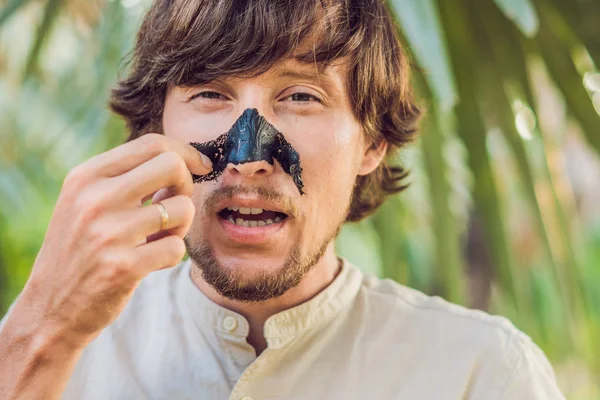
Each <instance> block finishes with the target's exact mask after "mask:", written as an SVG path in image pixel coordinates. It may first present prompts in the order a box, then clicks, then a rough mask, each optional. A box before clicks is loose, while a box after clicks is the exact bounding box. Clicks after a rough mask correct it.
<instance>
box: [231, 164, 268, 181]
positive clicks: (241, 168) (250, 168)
mask: <svg viewBox="0 0 600 400" xmlns="http://www.w3.org/2000/svg"><path fill="white" fill-rule="evenodd" d="M273 170H274V167H273V166H272V165H271V164H269V163H268V162H266V161H265V160H258V161H250V162H245V163H240V164H233V163H229V164H227V171H228V172H229V173H231V174H232V175H238V174H239V175H242V176H244V177H247V178H251V177H253V176H255V175H259V176H261V177H267V176H269V175H271V174H272V173H273Z"/></svg>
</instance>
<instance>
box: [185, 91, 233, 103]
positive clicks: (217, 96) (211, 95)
mask: <svg viewBox="0 0 600 400" xmlns="http://www.w3.org/2000/svg"><path fill="white" fill-rule="evenodd" d="M198 97H200V98H203V99H210V100H219V99H226V97H225V96H223V95H222V94H221V93H219V92H211V91H208V90H207V91H203V92H198V93H195V94H193V95H192V96H191V97H190V101H192V100H194V99H196V98H198Z"/></svg>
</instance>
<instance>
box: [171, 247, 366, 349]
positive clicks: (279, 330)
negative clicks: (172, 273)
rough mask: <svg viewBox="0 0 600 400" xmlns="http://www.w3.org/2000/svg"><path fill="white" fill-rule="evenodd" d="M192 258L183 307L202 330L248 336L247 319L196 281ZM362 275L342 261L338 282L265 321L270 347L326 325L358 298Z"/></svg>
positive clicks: (184, 271)
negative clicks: (227, 306)
mask: <svg viewBox="0 0 600 400" xmlns="http://www.w3.org/2000/svg"><path fill="white" fill-rule="evenodd" d="M191 268H192V261H191V259H187V260H186V261H184V263H183V265H182V268H181V275H180V277H179V282H178V285H179V287H180V288H181V289H182V290H181V292H182V294H183V295H184V296H185V300H184V301H185V303H187V304H184V305H183V306H184V307H188V308H191V309H192V312H193V314H194V315H193V316H192V317H193V318H194V320H195V321H196V323H197V325H199V328H200V329H206V327H208V326H210V327H212V328H213V329H215V330H217V331H219V332H221V333H224V334H233V335H235V336H243V337H247V336H248V333H249V331H250V329H249V324H248V321H247V320H246V318H244V317H243V316H242V315H240V314H238V313H236V312H234V311H231V310H229V309H227V308H225V307H222V306H220V305H218V304H216V303H214V302H213V301H212V300H210V299H209V298H208V297H206V295H204V293H202V291H200V289H198V287H197V286H196V285H195V284H194V282H193V281H192V278H191V276H190V271H191ZM361 281H362V273H361V272H360V271H359V270H358V269H357V268H356V267H354V266H353V265H352V264H350V263H349V262H348V261H347V260H346V259H343V258H342V267H341V270H340V272H339V274H338V275H337V276H336V277H335V279H334V280H333V281H332V282H331V284H329V286H327V287H326V288H325V289H323V290H322V291H321V292H320V293H318V294H317V295H316V296H315V297H313V298H312V299H310V300H308V301H306V302H304V303H302V304H299V305H297V306H295V307H292V308H290V309H287V310H284V311H281V312H279V313H277V314H275V315H272V316H271V317H269V318H268V319H267V321H266V322H265V327H264V335H265V339H266V340H267V343H268V345H269V347H271V348H273V347H280V346H283V345H284V344H285V343H288V342H289V341H290V340H292V339H293V338H294V337H296V336H297V335H299V334H300V333H302V332H303V331H305V330H308V329H311V328H318V327H319V326H324V325H325V324H327V323H328V322H329V321H330V320H331V319H333V318H334V317H335V316H336V315H337V314H338V313H339V312H340V311H341V310H342V309H344V308H345V307H346V306H349V305H350V303H351V302H352V301H353V299H354V298H355V297H356V295H357V293H358V291H359V289H360V284H361Z"/></svg>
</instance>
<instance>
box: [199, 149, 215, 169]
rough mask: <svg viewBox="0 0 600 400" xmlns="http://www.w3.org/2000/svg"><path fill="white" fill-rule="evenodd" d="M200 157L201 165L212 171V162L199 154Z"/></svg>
mask: <svg viewBox="0 0 600 400" xmlns="http://www.w3.org/2000/svg"><path fill="white" fill-rule="evenodd" d="M200 157H201V158H202V164H204V166H205V167H206V168H210V169H212V161H210V158H208V157H206V156H205V155H204V154H202V153H200Z"/></svg>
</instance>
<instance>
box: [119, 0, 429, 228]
mask: <svg viewBox="0 0 600 400" xmlns="http://www.w3.org/2000/svg"><path fill="white" fill-rule="evenodd" d="M308 38H311V39H310V40H314V44H313V43H310V46H307V47H309V48H310V51H308V52H306V53H302V54H298V52H297V50H298V49H299V48H300V44H304V43H306V40H307V39H308ZM290 57H295V58H296V59H297V60H299V61H301V62H306V63H311V64H315V65H317V66H319V67H324V66H327V65H329V64H331V63H333V62H334V61H336V60H340V59H342V58H345V60H347V62H348V77H347V81H348V93H349V96H350V100H351V103H352V106H353V110H354V113H355V114H356V117H357V119H358V120H359V121H360V123H361V124H362V126H363V130H364V132H365V134H366V135H367V137H368V139H369V140H370V141H371V143H372V145H373V146H377V145H379V144H380V143H381V142H382V141H386V142H387V143H388V150H387V155H386V160H385V161H384V162H382V163H381V165H379V167H377V169H376V170H375V171H373V172H372V173H371V174H369V175H365V176H359V177H358V178H357V181H356V185H355V188H354V193H353V198H352V203H351V205H350V212H349V214H348V217H347V221H358V220H360V219H362V218H364V217H365V216H367V215H369V214H371V213H373V212H374V211H375V210H376V209H377V208H378V207H379V206H380V205H381V204H382V203H383V201H384V199H385V198H386V197H387V196H388V195H390V194H394V193H397V192H400V191H401V190H403V189H404V188H406V185H405V184H404V183H403V181H404V179H405V178H406V176H407V171H405V170H404V169H403V168H402V167H401V166H397V165H396V166H392V165H390V164H389V160H390V159H391V155H393V153H394V152H395V151H396V150H398V149H400V148H401V147H402V146H403V145H404V144H406V143H408V142H410V141H411V140H413V139H414V137H415V136H416V131H417V122H418V119H419V115H420V111H419V108H418V107H417V106H416V104H415V103H414V102H413V99H412V94H411V87H410V83H409V63H408V61H407V57H406V55H405V54H404V52H403V50H402V48H401V45H400V42H399V39H398V35H397V32H396V27H395V26H394V23H393V20H392V18H391V16H390V14H389V11H388V10H387V9H386V7H385V6H384V5H383V3H382V1H381V0H301V1H299V0H247V1H240V0H210V1H209V0H196V1H191V0H155V1H154V2H153V4H152V6H151V8H150V10H149V11H148V13H147V14H146V16H145V18H144V21H143V23H142V26H141V27H140V30H139V32H138V36H137V43H136V46H135V49H134V52H133V57H132V59H131V69H130V72H129V76H127V77H126V78H125V79H123V80H121V81H120V82H119V83H118V85H117V86H116V88H115V89H114V90H113V92H112V97H111V99H110V107H111V109H112V110H113V111H114V112H116V113H117V114H120V115H122V116H123V117H124V118H125V120H126V122H127V126H128V128H129V130H130V136H129V139H128V140H132V139H135V138H137V137H138V136H140V135H142V134H144V133H147V132H150V131H154V132H161V131H162V127H161V119H162V110H163V106H164V100H165V95H166V92H167V88H168V87H169V85H183V86H193V85H201V84H205V83H208V82H210V81H212V80H214V79H217V78H223V77H224V76H256V75H258V74H260V73H262V72H265V71H266V70H268V69H269V68H270V67H271V66H272V65H274V64H275V63H276V62H278V61H281V60H283V59H285V58H290Z"/></svg>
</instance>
